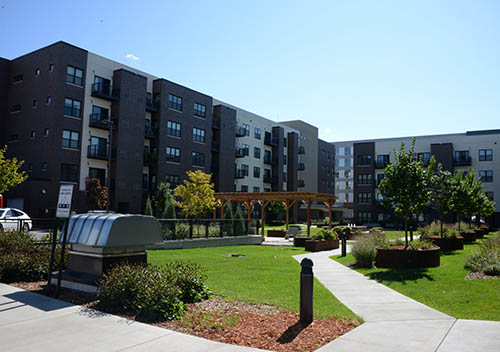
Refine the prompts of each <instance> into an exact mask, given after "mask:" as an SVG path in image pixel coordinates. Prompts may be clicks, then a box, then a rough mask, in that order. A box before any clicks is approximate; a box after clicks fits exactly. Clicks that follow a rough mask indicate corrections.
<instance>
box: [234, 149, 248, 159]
mask: <svg viewBox="0 0 500 352" xmlns="http://www.w3.org/2000/svg"><path fill="white" fill-rule="evenodd" d="M248 153H249V152H248V149H247V148H236V157H237V158H243V157H245V156H248Z"/></svg>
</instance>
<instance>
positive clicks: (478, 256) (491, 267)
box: [464, 233, 500, 275]
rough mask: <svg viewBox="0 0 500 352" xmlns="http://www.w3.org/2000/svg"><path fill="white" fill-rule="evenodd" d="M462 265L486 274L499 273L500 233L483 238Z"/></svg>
mask: <svg viewBox="0 0 500 352" xmlns="http://www.w3.org/2000/svg"><path fill="white" fill-rule="evenodd" d="M464 267H465V268H466V269H469V270H471V271H475V272H482V273H485V274H486V275H500V233H496V234H495V235H493V236H492V237H490V238H488V239H486V240H484V241H483V242H482V243H481V244H480V246H479V248H478V249H477V250H475V251H474V252H473V253H472V254H471V256H470V257H468V258H467V260H466V261H465V265H464Z"/></svg>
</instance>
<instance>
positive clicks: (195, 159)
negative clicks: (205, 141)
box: [191, 152, 205, 166]
mask: <svg viewBox="0 0 500 352" xmlns="http://www.w3.org/2000/svg"><path fill="white" fill-rule="evenodd" d="M191 157H192V164H193V166H205V154H203V153H199V152H192V153H191Z"/></svg>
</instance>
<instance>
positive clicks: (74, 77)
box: [66, 65, 83, 86]
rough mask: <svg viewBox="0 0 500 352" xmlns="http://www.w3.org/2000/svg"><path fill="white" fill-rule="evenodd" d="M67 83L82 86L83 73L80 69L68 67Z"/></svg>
mask: <svg viewBox="0 0 500 352" xmlns="http://www.w3.org/2000/svg"><path fill="white" fill-rule="evenodd" d="M66 82H67V83H72V84H76V85H77V86H82V85H83V71H82V70H81V69H79V68H76V67H73V66H70V65H68V68H67V69H66Z"/></svg>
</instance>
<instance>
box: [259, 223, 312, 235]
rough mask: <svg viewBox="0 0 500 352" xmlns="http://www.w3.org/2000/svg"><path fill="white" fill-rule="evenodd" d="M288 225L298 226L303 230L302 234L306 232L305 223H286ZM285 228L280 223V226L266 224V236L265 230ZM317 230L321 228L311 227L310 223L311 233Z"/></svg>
mask: <svg viewBox="0 0 500 352" xmlns="http://www.w3.org/2000/svg"><path fill="white" fill-rule="evenodd" d="M288 226H300V228H301V229H302V231H303V234H304V235H305V234H306V233H307V225H303V224H288ZM285 229H286V225H281V226H268V225H266V228H265V231H266V236H267V230H285ZM319 230H321V228H319V227H312V225H311V235H312V234H315V233H316V232H318V231H319ZM260 231H261V229H260V228H259V233H260Z"/></svg>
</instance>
